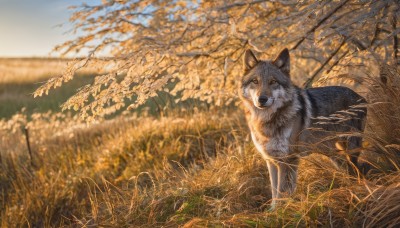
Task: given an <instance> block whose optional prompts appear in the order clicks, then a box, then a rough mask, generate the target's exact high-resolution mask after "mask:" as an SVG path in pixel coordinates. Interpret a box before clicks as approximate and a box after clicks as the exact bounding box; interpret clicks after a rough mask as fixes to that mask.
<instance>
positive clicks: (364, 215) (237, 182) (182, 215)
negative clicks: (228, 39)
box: [0, 73, 400, 227]
mask: <svg viewBox="0 0 400 228" xmlns="http://www.w3.org/2000/svg"><path fill="white" fill-rule="evenodd" d="M391 77H393V78H392V79H391V80H390V83H391V84H386V85H383V84H379V83H377V82H375V84H374V85H379V86H378V87H373V88H375V89H376V91H375V90H374V89H373V88H371V90H373V91H375V92H373V93H371V96H370V97H369V100H370V101H371V102H372V104H370V105H369V110H371V111H370V113H371V114H372V115H371V116H370V117H369V120H368V121H369V126H368V132H366V134H365V136H366V138H367V139H368V141H369V145H370V146H369V148H368V150H369V152H368V153H369V156H367V157H366V158H365V159H368V160H369V161H370V162H372V163H373V164H374V165H375V166H376V168H375V170H374V171H373V172H371V173H370V174H369V175H368V176H367V177H366V178H365V179H359V178H356V177H354V176H350V175H348V174H347V173H346V172H345V171H343V170H337V169H335V168H334V166H333V165H332V164H331V163H330V161H329V159H327V158H326V157H324V156H322V155H312V156H309V157H306V158H304V159H302V160H301V163H300V168H299V170H300V171H299V181H298V187H297V190H296V192H295V193H294V195H293V196H292V197H291V198H290V199H285V201H283V202H282V204H281V205H280V207H279V208H278V209H277V210H274V211H269V210H268V208H269V201H270V198H271V195H270V189H269V178H268V171H267V169H266V165H265V162H264V161H263V160H262V158H261V156H259V154H258V153H257V152H256V151H255V149H254V146H253V144H252V142H251V140H250V137H249V132H248V129H247V126H246V123H245V120H244V117H243V113H242V111H241V110H239V109H236V108H235V109H228V108H225V109H220V110H218V109H217V108H211V110H203V111H199V110H192V111H171V112H169V113H167V114H166V115H165V116H163V117H153V116H150V115H141V116H137V114H132V113H126V114H124V115H121V116H120V117H118V118H115V119H112V120H107V121H101V122H97V123H93V124H91V125H87V124H86V123H84V122H82V121H80V120H79V119H78V118H76V117H72V116H71V115H70V114H52V113H51V112H47V113H41V114H40V113H36V114H33V115H30V114H26V113H19V114H15V115H13V116H12V118H10V119H3V120H0V166H1V168H0V183H1V184H0V196H1V197H0V205H1V206H0V218H1V226H2V227H15V226H17V227H19V226H26V227H59V226H78V227H91V226H93V227H98V226H101V227H150V226H155V227H160V226H164V227H177V226H181V227H207V226H208V227H225V226H228V227H297V226H298V227H316V226H323V227H396V226H399V225H400V220H399V218H400V210H399V209H400V208H399V202H400V198H399V194H400V192H399V189H400V188H399V185H400V184H399V183H400V171H399V169H398V168H396V167H398V164H399V161H400V159H399V158H398V154H397V149H398V148H400V146H399V142H398V141H396V140H398V138H397V135H396V134H397V132H398V127H397V126H400V125H399V123H400V121H399V120H398V115H396V113H399V110H398V108H397V107H400V103H399V99H398V93H397V92H398V91H399V90H398V87H396V80H395V79H396V78H397V77H398V73H396V74H393V75H392V76H391ZM388 86H389V87H388ZM396 91H397V92H396ZM382 101H385V102H386V103H385V104H388V105H384V106H382V105H381V104H382ZM382 114H385V115H384V116H383V117H382ZM25 127H27V128H28V132H29V136H30V143H31V147H32V157H31V156H30V153H29V152H28V149H27V144H26V138H25V135H24V130H23V129H24V128H25ZM389 127H391V129H392V130H391V131H389V130H385V129H386V128H389ZM396 148H397V149H396ZM395 149H396V150H395Z"/></svg>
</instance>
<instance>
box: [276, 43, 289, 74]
mask: <svg viewBox="0 0 400 228" xmlns="http://www.w3.org/2000/svg"><path fill="white" fill-rule="evenodd" d="M272 63H273V64H274V65H275V66H277V67H278V68H279V69H281V71H283V72H284V73H286V74H287V75H290V56H289V50H288V49H287V48H285V49H283V50H282V51H281V53H279V55H278V57H276V59H275V60H274V61H273V62H272Z"/></svg>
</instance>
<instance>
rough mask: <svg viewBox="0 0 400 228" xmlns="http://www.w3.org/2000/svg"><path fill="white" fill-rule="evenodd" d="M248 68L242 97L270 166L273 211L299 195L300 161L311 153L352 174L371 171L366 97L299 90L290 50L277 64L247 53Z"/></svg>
mask: <svg viewBox="0 0 400 228" xmlns="http://www.w3.org/2000/svg"><path fill="white" fill-rule="evenodd" d="M243 64H244V74H243V77H242V79H241V83H240V91H239V94H240V98H241V100H242V102H243V104H244V109H245V114H246V119H247V123H248V126H249V128H250V132H251V138H252V141H253V143H254V145H255V147H256V149H257V150H258V152H259V153H261V155H262V157H263V158H264V159H265V160H266V162H267V168H268V171H269V176H270V181H271V191H272V203H271V209H273V208H275V205H276V204H277V202H278V200H279V199H282V198H284V197H287V196H290V194H291V193H293V191H294V190H295V188H296V181H297V172H298V164H299V159H300V158H301V157H303V156H306V155H308V154H310V153H313V152H317V153H322V154H325V155H327V156H329V157H330V158H331V159H332V161H334V162H335V164H336V165H337V166H343V165H345V166H347V168H348V170H349V172H350V173H352V174H360V173H365V172H366V170H368V167H367V165H366V164H363V163H360V162H359V161H358V157H359V154H360V152H361V149H362V137H361V133H362V132H363V131H364V127H365V121H366V116H367V110H366V108H365V105H364V106H363V104H365V103H366V101H365V99H364V98H363V97H362V96H360V95H359V94H357V93H356V92H354V91H353V90H351V89H349V88H346V87H342V86H327V87H319V88H309V89H301V88H299V87H297V86H296V85H294V84H293V83H292V81H291V79H290V55H289V51H288V49H287V48H285V49H284V50H282V51H281V52H280V54H279V55H278V56H277V57H276V59H275V60H273V61H263V60H258V59H257V58H256V56H255V55H254V53H253V52H252V51H251V50H247V51H246V52H245V53H244V60H243ZM360 171H361V172H360ZM361 175H362V174H361Z"/></svg>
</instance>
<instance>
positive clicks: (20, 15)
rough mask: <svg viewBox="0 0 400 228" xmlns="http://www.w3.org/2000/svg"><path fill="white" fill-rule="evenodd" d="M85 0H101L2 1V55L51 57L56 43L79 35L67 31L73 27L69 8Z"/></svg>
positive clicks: (91, 1)
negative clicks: (70, 21)
mask: <svg viewBox="0 0 400 228" xmlns="http://www.w3.org/2000/svg"><path fill="white" fill-rule="evenodd" d="M82 2H87V3H89V4H96V3H97V2H99V0H86V1H83V0H0V56H1V57H32V56H45V57H46V56H49V54H50V52H51V50H52V48H53V47H54V46H55V45H57V44H61V43H63V42H64V41H67V40H69V39H71V38H73V37H74V36H76V35H73V34H71V33H67V34H65V33H66V32H67V31H69V30H70V29H71V24H70V23H69V21H68V19H69V16H70V14H71V11H70V10H68V9H67V8H68V6H71V5H80V4H81V3H82ZM60 24H62V26H61V27H58V26H57V25H60ZM51 56H56V54H55V53H53V54H51Z"/></svg>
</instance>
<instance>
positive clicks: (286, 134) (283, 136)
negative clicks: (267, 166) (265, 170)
mask: <svg viewBox="0 0 400 228" xmlns="http://www.w3.org/2000/svg"><path fill="white" fill-rule="evenodd" d="M290 135H291V129H283V130H282V131H281V132H279V133H276V134H273V135H270V136H269V137H267V136H266V135H265V134H263V133H262V132H259V131H256V130H254V129H251V138H252V140H253V143H254V146H255V147H256V149H257V150H258V151H259V152H260V153H261V155H262V156H263V157H264V158H270V157H275V158H277V157H284V156H287V155H289V153H290V151H289V145H290V140H289V139H290Z"/></svg>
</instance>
